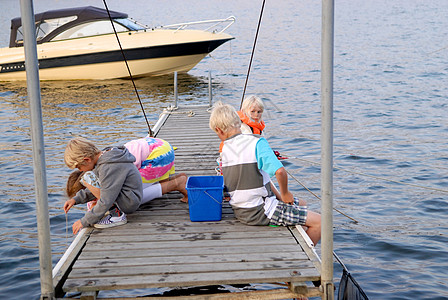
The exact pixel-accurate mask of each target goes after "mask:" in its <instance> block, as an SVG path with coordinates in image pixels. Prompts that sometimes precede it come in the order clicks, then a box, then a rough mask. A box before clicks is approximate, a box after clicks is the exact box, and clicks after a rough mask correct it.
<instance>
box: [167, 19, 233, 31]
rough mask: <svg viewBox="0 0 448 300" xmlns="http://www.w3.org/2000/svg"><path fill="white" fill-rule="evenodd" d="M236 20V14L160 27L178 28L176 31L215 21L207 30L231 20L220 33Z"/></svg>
mask: <svg viewBox="0 0 448 300" xmlns="http://www.w3.org/2000/svg"><path fill="white" fill-rule="evenodd" d="M235 20H236V18H235V17H234V16H230V17H228V18H226V19H217V20H204V21H195V22H186V23H178V24H171V25H163V26H160V27H161V28H176V31H178V30H182V29H185V28H187V27H188V26H190V25H198V24H208V23H214V24H213V25H212V26H210V27H208V28H207V29H205V31H210V30H211V29H212V28H214V27H216V26H218V25H220V24H222V23H225V22H229V24H228V25H227V26H225V27H224V28H223V29H222V30H221V31H219V32H218V33H222V32H224V31H225V30H226V29H227V28H229V27H230V26H232V24H233V23H235Z"/></svg>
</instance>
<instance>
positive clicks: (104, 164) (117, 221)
mask: <svg viewBox="0 0 448 300" xmlns="http://www.w3.org/2000/svg"><path fill="white" fill-rule="evenodd" d="M64 161H65V164H66V165H67V166H68V167H69V168H70V169H75V168H77V169H78V170H80V171H82V172H88V171H92V172H93V173H94V175H95V179H96V180H98V181H99V182H98V183H100V184H99V185H98V186H100V193H101V197H100V198H99V199H98V201H97V204H96V205H95V206H94V207H93V208H92V209H91V210H90V211H87V212H86V214H85V215H84V217H83V218H81V219H80V220H78V221H76V222H75V223H74V224H73V234H76V233H78V231H79V230H80V229H81V228H83V227H88V226H94V227H96V228H108V227H113V226H118V225H123V224H126V222H127V220H126V214H129V213H133V212H134V211H136V210H137V209H138V207H139V206H140V204H141V202H142V193H143V192H142V179H141V176H140V172H139V171H138V169H137V167H136V166H135V165H134V161H135V157H134V156H133V155H132V154H131V153H129V151H128V150H127V149H126V148H125V147H124V146H119V147H108V148H106V149H104V150H102V151H101V150H99V149H98V148H97V147H96V146H95V144H93V143H92V142H91V141H89V140H87V139H85V138H81V137H77V138H74V139H72V140H71V141H69V143H68V144H67V147H66V148H65V153H64ZM95 198H96V197H95V195H94V194H93V193H92V192H91V191H90V190H88V189H81V190H79V191H78V192H77V193H76V195H75V196H74V197H73V198H71V199H70V200H68V201H66V202H65V204H64V211H65V213H67V212H68V211H69V210H70V208H72V207H73V205H75V204H81V203H86V202H89V201H91V200H94V199H95ZM107 212H109V213H108V214H106V213H107Z"/></svg>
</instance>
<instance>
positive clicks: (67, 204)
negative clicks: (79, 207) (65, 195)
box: [64, 199, 76, 213]
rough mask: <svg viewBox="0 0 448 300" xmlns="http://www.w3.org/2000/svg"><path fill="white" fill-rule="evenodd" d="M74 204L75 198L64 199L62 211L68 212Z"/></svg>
mask: <svg viewBox="0 0 448 300" xmlns="http://www.w3.org/2000/svg"><path fill="white" fill-rule="evenodd" d="M75 204H76V202H75V199H70V200H67V201H65V203H64V212H65V213H68V211H69V210H70V208H72V207H73V205H75Z"/></svg>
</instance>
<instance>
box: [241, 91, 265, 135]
mask: <svg viewBox="0 0 448 300" xmlns="http://www.w3.org/2000/svg"><path fill="white" fill-rule="evenodd" d="M263 112H264V103H263V101H262V100H261V99H260V98H259V97H257V96H253V95H252V96H248V97H246V98H244V101H243V103H242V105H241V111H238V112H237V113H238V116H239V117H240V119H241V132H242V133H244V134H247V133H249V134H259V135H262V134H263V129H264V128H265V125H264V122H263V120H262V116H263Z"/></svg>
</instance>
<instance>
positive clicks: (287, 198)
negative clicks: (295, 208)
mask: <svg viewBox="0 0 448 300" xmlns="http://www.w3.org/2000/svg"><path fill="white" fill-rule="evenodd" d="M281 196H282V199H281V200H282V201H283V202H285V203H288V204H293V203H294V196H293V195H292V193H291V192H290V191H287V192H286V193H282V194H281Z"/></svg>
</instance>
